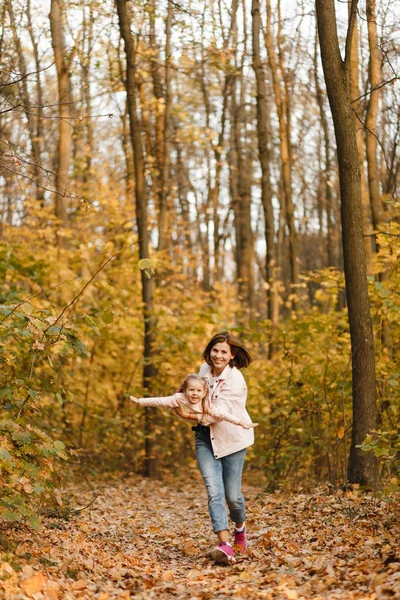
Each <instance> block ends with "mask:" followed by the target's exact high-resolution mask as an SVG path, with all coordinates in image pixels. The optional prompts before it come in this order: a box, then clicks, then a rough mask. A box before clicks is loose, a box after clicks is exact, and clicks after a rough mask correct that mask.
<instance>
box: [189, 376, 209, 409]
mask: <svg viewBox="0 0 400 600" xmlns="http://www.w3.org/2000/svg"><path fill="white" fill-rule="evenodd" d="M206 392H207V390H206V389H205V388H204V384H203V383H202V382H201V381H196V380H190V381H189V383H188V385H187V387H186V389H185V396H186V398H187V399H188V400H189V402H190V403H191V404H196V403H197V402H200V400H203V398H204V396H205V395H206Z"/></svg>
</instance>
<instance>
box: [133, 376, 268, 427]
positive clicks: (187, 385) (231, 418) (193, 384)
mask: <svg viewBox="0 0 400 600" xmlns="http://www.w3.org/2000/svg"><path fill="white" fill-rule="evenodd" d="M130 399H131V400H132V401H133V402H136V403H137V404H141V405H142V406H166V407H168V408H181V409H182V413H183V415H184V417H183V418H185V419H188V420H190V421H197V423H199V424H200V425H203V426H205V427H208V426H209V425H211V424H212V423H217V422H218V421H228V422H229V423H232V424H233V425H240V427H243V429H253V428H254V427H257V425H258V423H252V422H251V421H250V418H249V419H248V420H247V419H240V418H239V417H236V416H235V415H233V414H231V413H229V412H227V411H226V410H223V409H222V408H219V407H217V406H212V405H211V402H210V394H209V392H208V384H207V380H206V378H205V377H201V376H200V375H195V374H193V375H188V376H187V377H186V379H185V381H184V384H183V386H182V392H177V393H176V394H174V395H173V396H166V397H163V398H135V396H130Z"/></svg>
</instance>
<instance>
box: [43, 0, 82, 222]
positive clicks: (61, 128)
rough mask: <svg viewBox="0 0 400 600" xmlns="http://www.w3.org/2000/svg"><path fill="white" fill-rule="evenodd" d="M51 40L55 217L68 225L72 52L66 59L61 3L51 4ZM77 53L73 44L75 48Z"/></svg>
mask: <svg viewBox="0 0 400 600" xmlns="http://www.w3.org/2000/svg"><path fill="white" fill-rule="evenodd" d="M49 17H50V29H51V40H52V45H53V50H54V59H55V63H56V69H57V84H58V146H57V155H56V192H57V193H56V200H55V214H56V217H58V219H59V220H60V223H61V225H66V224H67V223H68V210H67V209H68V208H69V206H68V171H69V166H70V161H71V148H72V123H71V91H70V89H71V88H70V73H69V72H70V67H71V62H72V59H73V54H74V52H72V53H71V54H70V56H69V57H67V52H66V48H65V39H64V26H63V22H62V10H61V2H60V0H51V7H50V15H49ZM74 48H75V49H76V44H75V47H74Z"/></svg>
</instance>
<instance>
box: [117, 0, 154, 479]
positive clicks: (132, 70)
mask: <svg viewBox="0 0 400 600" xmlns="http://www.w3.org/2000/svg"><path fill="white" fill-rule="evenodd" d="M116 4H117V11H118V19H119V26H120V32H121V37H122V39H123V40H124V45H125V54H126V79H125V86H126V92H127V101H128V111H129V125H130V136H131V143H132V148H133V158H134V167H135V200H136V221H137V230H138V236H139V258H140V259H143V258H149V246H150V241H149V232H148V229H147V197H146V182H145V159H144V151H143V145H142V138H141V128H140V120H139V117H138V111H137V87H136V81H135V79H136V68H137V67H136V49H135V45H134V40H133V37H132V34H131V30H130V17H129V15H128V10H127V2H126V0H116ZM153 291H154V282H153V280H152V279H147V277H146V276H145V273H144V272H143V271H142V300H143V323H144V342H143V346H144V350H143V363H144V366H143V389H144V396H148V395H149V393H150V388H151V380H152V379H153V378H154V377H155V375H156V369H155V366H154V362H153V359H152V355H153V344H154V316H153ZM144 429H145V463H144V474H145V475H146V476H153V475H155V473H156V457H155V456H154V451H153V437H154V431H153V429H154V428H153V421H152V415H151V411H150V410H145V423H144Z"/></svg>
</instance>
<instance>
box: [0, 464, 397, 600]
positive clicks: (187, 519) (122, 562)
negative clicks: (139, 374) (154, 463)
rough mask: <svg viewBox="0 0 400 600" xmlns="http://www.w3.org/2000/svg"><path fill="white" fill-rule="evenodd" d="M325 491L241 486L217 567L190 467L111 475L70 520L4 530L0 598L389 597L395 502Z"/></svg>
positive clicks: (80, 496)
mask: <svg viewBox="0 0 400 600" xmlns="http://www.w3.org/2000/svg"><path fill="white" fill-rule="evenodd" d="M326 491H327V490H324V489H320V490H315V491H314V493H313V494H312V495H311V494H304V493H302V494H292V495H279V494H266V493H264V492H263V491H262V489H261V488H260V487H259V486H258V487H257V488H255V489H252V488H245V489H244V493H245V497H246V500H247V510H248V520H247V527H248V532H249V544H250V545H249V549H248V552H247V553H246V555H244V556H241V555H239V554H237V562H236V563H234V564H233V565H231V566H230V567H224V566H219V565H214V563H213V562H212V561H211V560H210V557H209V552H210V550H211V549H212V547H213V546H214V544H215V542H216V538H215V536H214V535H213V534H212V531H211V526H210V523H209V517H208V514H207V506H206V503H207V499H206V494H205V490H204V487H203V486H202V482H201V480H200V478H199V475H198V474H197V473H196V475H195V476H191V477H187V478H186V479H184V480H182V481H180V482H177V481H171V482H169V483H168V484H167V483H165V482H164V483H163V484H162V485H161V486H160V483H159V482H157V481H153V480H147V479H142V480H140V479H138V478H135V479H133V480H131V481H128V480H126V479H124V480H123V481H121V482H118V483H115V482H114V483H113V484H112V485H111V484H110V485H108V486H107V485H106V486H102V488H101V490H100V495H99V496H98V498H97V499H96V502H94V503H93V504H91V505H90V510H88V511H82V512H81V513H79V520H75V521H73V520H72V521H69V522H58V523H57V522H55V521H54V519H51V520H49V521H47V526H46V521H45V522H44V527H43V529H42V531H41V534H40V536H37V534H33V533H27V532H26V531H22V530H21V531H16V532H14V534H13V538H12V540H11V542H10V543H12V544H14V546H15V547H16V552H15V555H13V556H12V557H10V556H11V555H8V558H7V560H6V558H5V555H3V556H2V557H1V558H2V561H1V560H0V590H2V588H4V590H6V591H7V595H5V598H6V599H7V600H14V598H17V597H19V596H21V600H22V597H23V598H25V599H26V600H28V599H32V600H62V599H63V598H71V600H72V599H74V598H76V599H82V600H115V599H117V598H118V600H121V599H122V600H130V599H131V598H133V597H136V596H137V597H140V598H141V599H142V600H151V599H153V598H171V599H174V598H175V599H177V600H187V598H196V599H197V600H225V599H226V598H243V599H248V600H278V599H279V600H314V599H315V600H317V599H318V600H320V599H322V598H324V599H325V598H326V599H328V598H329V600H330V599H331V598H332V599H334V600H372V599H373V598H375V600H376V599H377V598H382V599H384V598H386V597H388V598H389V597H396V594H397V593H398V592H397V590H398V587H399V582H400V553H399V549H398V544H397V541H398V537H399V524H398V519H397V516H396V510H398V504H396V502H393V503H392V504H387V503H385V502H382V501H379V500H377V499H376V498H370V497H368V496H363V495H362V494H361V493H360V492H359V491H355V492H350V493H347V494H344V493H341V492H337V493H336V494H332V493H329V494H328V493H326ZM72 492H73V495H74V496H75V499H74V497H72V498H71V500H72V502H73V504H74V506H87V505H88V504H89V502H90V500H91V499H92V498H93V494H94V490H93V486H92V489H91V491H90V493H89V492H88V493H85V492H83V491H82V490H79V489H76V490H71V493H72ZM55 524H57V527H54V525H55ZM0 597H1V598H2V597H3V596H2V595H1V591H0Z"/></svg>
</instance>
